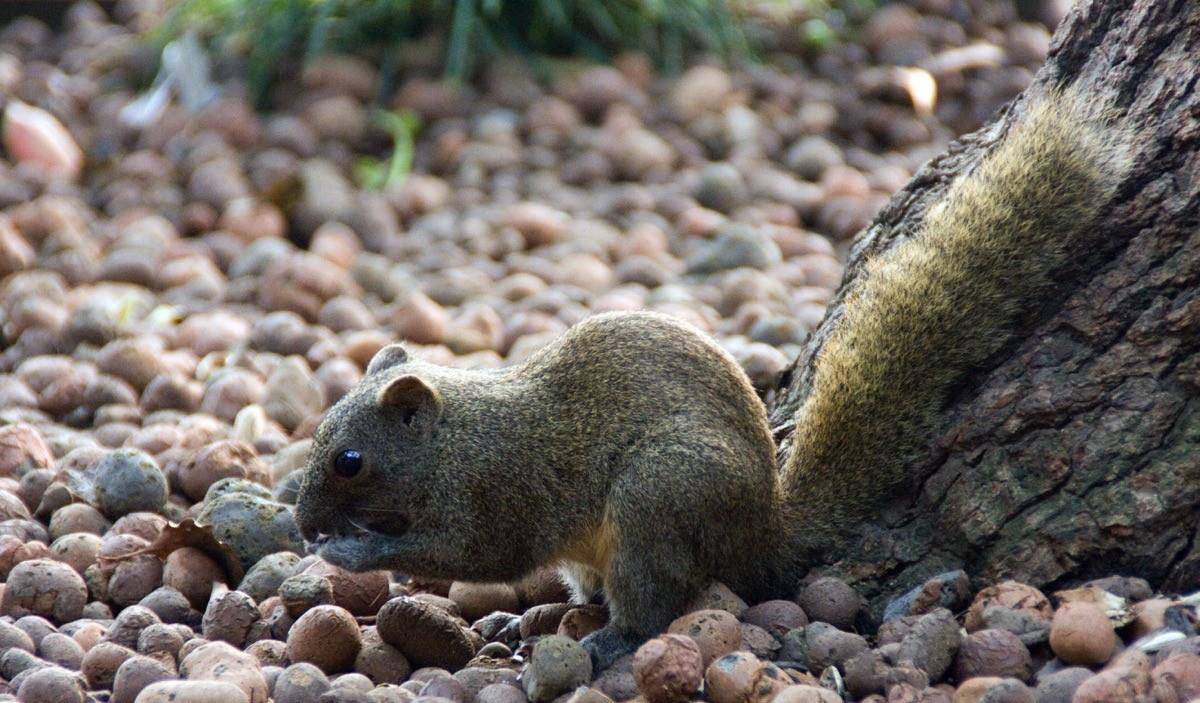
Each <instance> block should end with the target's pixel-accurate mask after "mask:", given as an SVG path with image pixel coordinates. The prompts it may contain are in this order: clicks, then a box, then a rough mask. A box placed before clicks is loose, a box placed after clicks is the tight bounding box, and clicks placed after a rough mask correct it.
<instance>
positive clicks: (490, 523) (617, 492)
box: [296, 313, 791, 663]
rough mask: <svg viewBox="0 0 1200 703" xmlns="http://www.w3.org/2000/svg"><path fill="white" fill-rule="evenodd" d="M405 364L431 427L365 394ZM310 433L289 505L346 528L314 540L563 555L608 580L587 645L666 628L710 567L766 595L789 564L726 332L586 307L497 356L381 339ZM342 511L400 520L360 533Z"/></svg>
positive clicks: (755, 421) (341, 550) (432, 554)
mask: <svg viewBox="0 0 1200 703" xmlns="http://www.w3.org/2000/svg"><path fill="white" fill-rule="evenodd" d="M389 356H391V357H392V359H391V361H390V362H389V361H388V359H387V357H389ZM381 367H382V368H381ZM406 376H415V377H417V378H419V379H421V380H423V381H424V382H425V384H427V385H428V386H429V387H430V388H432V389H434V390H435V391H436V393H437V394H438V395H440V398H441V406H442V412H441V414H440V417H439V418H438V419H437V421H436V423H435V424H433V425H432V427H431V429H430V430H428V431H424V432H423V431H421V429H419V428H412V427H409V426H407V425H404V424H403V423H402V422H401V420H400V419H399V417H400V413H401V410H400V409H399V408H398V407H396V406H393V405H391V404H388V403H381V402H380V400H379V399H378V396H379V394H380V393H381V390H382V389H384V388H385V387H387V386H388V384H389V383H393V382H394V381H395V379H398V378H401V377H406ZM403 402H404V401H403V399H401V403H402V404H403ZM429 402H430V401H429V400H428V399H426V400H425V401H423V402H422V401H418V402H416V403H415V405H416V406H417V407H422V406H423V405H428V404H429ZM421 412H422V411H421V410H419V409H418V410H417V416H418V418H419V417H420V413H421ZM415 423H416V424H420V421H419V419H418V420H416V421H415ZM315 440H316V441H315V444H314V448H313V454H312V459H311V463H310V467H311V468H310V469H309V471H308V473H307V475H306V477H305V481H304V485H303V487H302V489H301V492H300V498H299V502H298V505H297V512H296V515H297V519H298V520H299V522H300V525H301V528H302V530H303V531H304V532H305V534H306V536H309V537H312V536H315V535H316V534H317V533H339V532H342V533H347V534H350V533H354V534H355V535H356V536H354V537H351V538H349V539H345V540H341V541H337V540H332V541H328V543H327V544H326V545H324V547H323V548H322V551H321V553H322V555H323V556H324V557H325V558H327V559H329V560H330V561H333V562H335V563H339V564H341V565H343V566H345V567H347V568H351V569H368V568H381V567H386V568H394V569H399V570H401V571H404V572H407V573H411V574H417V575H422V576H427V577H435V578H454V579H462V580H467V581H511V580H515V579H519V578H520V577H522V576H524V575H525V574H527V573H528V572H530V571H531V570H532V569H534V568H535V567H537V566H540V565H543V564H547V563H556V562H558V563H563V564H564V565H566V566H567V567H568V571H569V572H570V573H572V574H574V575H575V576H576V578H577V579H578V580H579V581H581V583H579V584H578V585H579V586H580V590H581V591H582V592H581V596H582V597H585V598H586V597H588V596H590V595H591V594H590V593H589V592H588V591H590V590H591V589H592V588H594V587H595V586H596V585H599V584H598V583H596V582H597V581H599V580H602V581H603V585H604V587H605V591H606V594H607V597H608V600H609V603H610V607H611V609H612V624H611V625H610V626H609V628H606V630H605V631H603V632H601V633H597V634H596V635H594V636H593V637H592V638H591V641H590V642H589V643H588V644H589V646H590V648H591V649H592V651H593V653H594V654H598V658H599V659H600V661H601V663H604V662H606V661H608V660H611V659H612V658H613V657H615V656H619V654H621V653H623V652H624V651H626V650H627V649H628V648H629V647H630V646H632V645H633V644H635V643H636V642H638V641H640V640H641V639H644V638H645V637H646V636H648V635H651V634H653V633H655V632H658V631H660V630H662V629H663V628H664V627H665V626H666V625H667V624H668V623H669V622H670V620H671V619H672V618H674V617H676V616H677V615H679V614H680V612H681V611H682V609H683V607H684V606H685V605H686V603H687V602H688V601H689V600H690V599H692V598H693V597H694V596H695V595H696V594H697V593H698V592H699V591H700V590H701V589H702V588H704V587H705V586H706V585H707V584H708V583H709V582H711V581H712V580H714V579H716V580H720V581H723V582H725V583H727V584H728V585H729V586H730V587H731V588H734V589H735V590H737V591H739V592H741V593H744V594H746V595H747V597H758V596H762V597H766V596H767V595H770V594H773V593H775V592H777V591H778V589H779V587H780V584H781V583H782V582H783V581H784V579H785V578H786V576H785V575H790V572H791V569H790V568H788V567H786V566H785V565H783V564H779V563H775V562H774V561H773V558H774V555H777V554H781V553H783V552H784V551H785V550H781V549H779V548H778V547H779V545H777V544H774V543H773V542H772V540H776V539H779V538H780V536H781V535H783V534H784V533H785V530H784V526H783V525H782V524H780V522H779V521H780V519H781V515H780V513H779V511H778V510H777V507H778V506H779V505H780V504H781V503H782V496H781V495H780V494H779V490H780V484H779V480H778V472H777V469H776V465H775V459H774V446H773V444H772V441H771V435H770V429H769V427H768V425H767V418H766V412H765V410H764V408H763V405H762V403H761V402H760V401H759V399H758V397H757V396H756V395H755V393H754V390H753V388H752V387H751V385H750V382H749V381H748V380H747V378H746V376H745V374H744V373H743V372H742V370H741V368H740V367H739V366H738V365H737V363H736V362H735V361H734V360H733V359H732V358H731V357H730V356H729V355H728V354H727V353H726V352H725V351H724V350H722V349H721V348H720V347H718V346H717V345H716V344H715V343H714V342H713V341H712V340H711V339H710V338H708V337H707V336H705V335H703V334H702V333H701V332H699V331H698V330H696V329H694V328H693V327H691V326H689V325H687V324H686V323H683V322H680V321H678V320H676V319H674V318H670V317H667V316H665V315H660V314H656V313H627V314H607V315H599V316H596V317H593V318H590V319H588V320H585V321H584V322H581V323H580V324H578V325H576V326H575V327H573V328H571V330H569V331H568V332H567V333H566V334H565V335H563V337H562V338H561V339H560V340H559V341H557V343H555V344H553V345H551V346H548V347H547V348H545V349H543V350H542V351H541V352H540V353H539V354H537V355H535V356H534V357H533V358H531V359H530V360H529V361H528V362H526V363H524V364H522V365H520V366H515V367H511V368H508V369H503V370H498V371H464V370H457V369H450V368H445V367H441V366H434V365H431V364H426V363H423V362H420V361H418V360H415V359H411V358H406V355H404V354H403V353H402V352H398V351H397V350H395V349H389V350H387V351H385V352H381V357H379V358H377V359H376V361H375V362H373V363H372V368H371V369H370V371H369V372H368V375H367V377H366V378H365V379H364V380H363V382H362V383H361V384H360V385H359V386H358V387H356V388H355V389H354V390H353V391H352V392H351V393H350V394H349V395H348V396H346V397H345V398H343V399H342V400H341V401H340V402H338V403H337V404H336V405H335V406H334V407H333V408H332V409H331V410H330V412H329V414H328V416H327V418H326V419H325V421H324V422H323V423H322V424H321V426H320V428H319V429H318V431H317V434H316V438H315ZM345 448H354V449H357V450H359V451H360V452H362V454H363V455H364V457H365V459H366V462H367V468H366V469H365V470H364V472H363V474H361V475H360V476H358V477H355V478H350V479H345V478H342V477H339V476H337V475H335V474H334V473H333V472H332V471H330V470H329V469H328V467H329V466H330V465H331V463H332V462H333V460H334V457H335V456H336V455H337V453H338V452H339V451H341V450H342V449H345ZM398 518H402V519H403V520H404V523H401V522H399V520H398ZM351 523H356V524H357V525H358V526H359V527H361V528H366V529H369V530H372V531H377V532H381V533H384V534H395V533H396V532H397V530H398V529H399V528H400V527H401V526H402V525H403V524H406V525H407V531H406V532H405V533H404V536H403V537H401V538H399V539H389V538H383V537H379V536H378V535H374V536H370V535H368V536H361V535H359V533H358V531H357V529H356V528H355V526H354V525H352V524H351ZM593 555H594V558H589V557H590V556H593ZM584 560H587V561H593V562H595V563H593V564H590V565H589V564H584V563H583V561H584ZM602 572H603V576H601V573H602ZM589 576H590V577H592V578H588V577H589ZM581 577H582V578H581ZM589 581H591V583H589Z"/></svg>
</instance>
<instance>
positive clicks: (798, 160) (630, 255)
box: [0, 0, 1064, 453]
mask: <svg viewBox="0 0 1200 703" xmlns="http://www.w3.org/2000/svg"><path fill="white" fill-rule="evenodd" d="M1063 12H1064V8H1063V7H1062V6H1061V4H1058V3H1014V2H1010V1H1009V0H914V1H913V2H878V1H877V0H795V1H774V0H773V1H762V2H738V1H734V0H728V1H723V0H658V1H655V2H651V1H649V0H647V1H641V0H569V1H564V2H550V1H544V2H543V1H530V2H510V1H507V0H461V1H455V2H452V1H450V0H357V1H350V0H328V1H325V2H316V1H313V0H254V1H250V0H179V1H178V2H164V1H161V0H128V1H121V2H106V3H95V2H79V3H66V2H4V3H0V17H2V20H0V108H2V109H3V113H4V129H3V152H2V157H0V210H2V213H0V275H7V274H18V273H23V274H26V275H23V276H21V275H14V276H10V279H8V280H6V282H5V286H4V288H3V297H2V298H0V303H2V305H0V309H2V310H3V315H4V318H3V325H2V326H0V330H2V331H3V339H2V340H0V341H3V345H2V346H3V347H4V351H3V352H0V371H3V372H13V371H16V370H17V369H18V368H19V367H20V366H21V364H22V363H23V362H25V361H27V360H29V359H31V358H33V357H42V356H45V355H53V354H59V355H66V356H68V357H71V358H73V359H74V360H75V361H76V362H78V368H76V367H74V366H72V367H71V368H72V370H71V371H70V373H72V374H78V375H79V376H80V378H81V379H84V380H83V381H80V383H82V384H83V386H86V385H87V382H91V381H87V379H93V378H95V377H99V378H105V379H110V380H106V381H105V383H107V384H108V385H107V386H105V390H103V391H100V390H94V391H93V392H94V395H95V396H96V397H95V398H91V399H89V400H87V401H86V402H83V401H82V400H81V399H80V398H76V397H74V396H69V397H68V398H67V399H66V400H64V399H59V400H53V399H47V398H45V397H44V396H45V388H42V387H38V386H39V383H40V381H39V380H37V379H29V378H22V379H21V384H22V385H23V386H25V387H27V390H28V391H29V393H30V394H31V397H34V398H35V399H36V402H35V403H34V405H36V406H37V407H38V408H39V410H41V411H42V412H48V413H49V415H50V416H51V417H52V418H54V419H56V420H62V421H64V422H65V424H66V425H69V426H71V427H74V428H77V429H84V428H91V429H93V430H94V431H95V432H96V433H103V432H107V433H110V434H111V436H104V435H103V434H102V439H101V442H102V443H105V444H120V443H122V442H124V441H126V440H127V438H128V435H129V434H130V433H132V432H134V430H135V429H136V427H131V425H134V423H131V422H125V421H122V422H119V423H116V424H115V426H113V427H111V428H109V429H107V430H104V429H103V428H102V427H101V426H100V425H96V424H95V423H96V422H99V419H107V418H104V417H102V416H98V411H99V410H100V409H101V408H102V407H103V406H104V405H130V406H136V407H137V408H138V412H139V413H142V414H144V413H147V412H154V411H157V410H171V411H175V412H182V413H188V412H194V411H196V410H201V411H203V412H205V413H208V414H210V415H214V416H216V417H217V418H219V419H221V420H223V421H225V422H233V421H234V420H235V418H236V417H237V415H238V413H239V412H241V411H243V410H244V409H245V408H247V407H249V406H254V407H259V406H262V407H267V408H268V410H267V412H266V423H265V424H264V425H263V427H265V429H261V428H260V430H256V431H257V432H259V434H258V435H256V436H255V437H254V440H255V442H256V443H257V444H258V445H259V446H260V451H264V452H268V453H269V452H271V451H274V450H276V449H278V448H280V447H282V446H284V445H286V444H287V442H289V441H291V440H294V439H297V438H302V437H303V436H304V433H305V432H307V431H311V426H312V425H314V424H315V422H316V421H317V420H318V419H319V417H320V413H321V412H323V410H324V409H325V408H326V407H327V406H328V405H329V404H330V403H332V402H333V401H335V400H336V399H337V398H338V397H340V396H341V395H342V394H343V393H344V392H345V390H346V389H347V388H348V387H349V386H350V385H352V384H353V383H354V382H355V381H356V380H357V379H358V377H359V375H360V374H361V371H362V369H363V367H364V365H365V363H366V361H367V360H369V358H370V356H371V354H373V353H374V351H375V350H376V349H378V348H379V347H380V346H381V345H383V344H386V343H387V342H390V341H393V340H404V341H407V342H409V343H410V344H412V345H413V347H414V349H416V350H417V351H418V353H420V354H422V355H424V356H425V357H427V358H430V359H432V360H435V361H437V362H440V363H445V364H453V365H459V366H468V367H493V366H500V365H504V364H508V363H513V362H517V361H520V360H522V359H524V358H526V357H527V356H528V355H529V354H530V353H532V352H533V351H535V350H536V349H538V348H540V347H541V346H543V345H544V344H545V343H546V342H547V341H548V340H550V339H552V338H553V337H554V336H556V335H557V334H559V333H560V332H561V331H562V330H564V329H565V328H566V327H568V326H570V325H571V324H573V323H575V322H577V321H578V320H580V319H582V318H583V317H585V316H586V315H589V314H592V313H595V312H598V311H607V310H625V309H641V308H648V309H654V310H660V311H663V312H667V313H670V314H673V315H677V316H679V317H682V318H685V319H688V320H690V321H692V322H693V323H695V324H696V325H698V326H699V327H701V328H702V329H705V330H707V331H709V332H711V333H713V334H715V335H716V336H717V337H718V339H719V340H720V341H721V343H722V344H723V345H724V346H725V347H726V348H728V349H729V350H730V351H731V352H732V353H733V354H734V355H735V357H736V358H737V359H738V360H739V362H740V363H741V364H742V365H743V367H744V368H745V369H746V371H747V372H748V373H749V374H750V376H751V378H752V379H753V380H754V382H755V384H756V386H757V387H758V388H759V389H760V390H761V391H762V392H764V393H767V392H769V390H770V389H771V388H772V387H773V385H774V383H775V382H776V380H777V379H778V378H779V376H780V373H781V372H782V371H783V370H784V369H785V368H786V366H787V364H788V363H789V361H790V360H792V359H794V358H795V357H796V355H797V354H798V353H799V352H800V350H801V349H802V346H803V344H804V342H805V340H806V339H807V336H808V335H809V333H810V332H811V331H812V330H813V329H814V328H815V326H816V325H817V324H818V323H819V322H820V320H821V318H822V316H823V315H824V311H825V306H826V304H827V302H828V300H829V299H830V297H831V295H832V294H833V292H834V291H835V290H836V288H837V286H838V284H839V282H840V279H841V275H842V262H843V260H844V258H845V256H846V253H847V252H848V250H849V248H850V246H851V243H852V241H853V239H854V237H855V235H856V234H857V233H859V232H860V231H861V230H862V229H863V228H864V227H865V226H866V225H867V224H869V223H870V221H871V219H872V218H873V217H874V216H875V214H876V213H877V212H878V211H879V209H880V208H881V207H883V206H884V204H885V203H887V201H888V199H889V198H890V197H891V196H892V194H893V193H895V192H896V191H897V190H899V189H901V188H902V187H903V186H904V184H905V183H906V182H907V181H908V179H909V178H910V177H911V176H912V175H913V174H914V173H915V172H916V171H917V170H918V169H919V168H920V166H921V164H922V163H924V162H925V161H926V160H927V159H929V158H930V157H932V156H934V155H936V154H938V153H939V152H941V151H942V150H944V149H945V148H946V146H947V144H948V143H949V142H950V140H952V139H953V138H954V137H956V136H957V135H959V134H962V133H964V132H967V131H970V130H973V129H976V128H978V127H979V126H981V125H982V124H983V123H984V122H985V121H986V120H987V119H988V118H989V116H990V115H992V114H993V113H994V112H995V111H996V110H997V109H998V108H999V107H1000V106H1002V105H1004V104H1005V103H1006V102H1007V101H1008V100H1010V99H1011V98H1013V97H1014V96H1015V95H1017V94H1018V93H1019V92H1020V91H1021V90H1022V89H1023V88H1024V87H1025V85H1027V84H1028V82H1029V81H1030V79H1031V77H1032V75H1033V73H1034V72H1035V71H1036V70H1037V68H1038V66H1039V65H1040V64H1041V62H1042V60H1043V59H1044V57H1045V56H1046V53H1047V51H1048V50H1049V47H1050V37H1051V33H1052V28H1053V26H1054V25H1055V24H1056V23H1057V22H1058V21H1059V19H1060V18H1061V16H1062V13H1063ZM34 274H36V275H34ZM31 281H32V282H31ZM114 344H116V345H117V350H116V351H114V350H112V347H113V345H114ZM130 348H132V349H133V350H134V351H129V349H130ZM120 350H123V351H120ZM289 355H298V356H299V357H301V358H302V359H303V362H304V363H303V364H301V365H300V366H301V367H302V368H292V367H291V366H290V365H287V364H283V365H281V363H280V359H281V358H283V357H286V356H289ZM109 356H112V357H113V359H109ZM151 357H153V358H151ZM129 359H133V360H134V361H132V362H131V361H129ZM127 362H128V363H135V362H136V364H142V367H140V368H139V370H137V371H130V370H128V369H125V368H123V367H122V364H125V363H127ZM278 368H285V369H291V371H288V372H287V373H291V374H293V375H294V376H297V379H293V380H294V381H295V382H296V383H298V384H299V385H300V387H302V388H304V389H306V390H305V392H304V393H299V394H298V395H297V397H287V398H283V399H279V398H273V396H272V393H274V394H279V393H282V392H283V389H288V388H291V387H292V384H287V383H271V382H270V379H271V377H272V374H273V373H274V372H275V370H276V369H278ZM97 374H98V376H97ZM159 375H163V379H162V380H160V381H159V382H158V383H156V384H152V383H151V381H152V380H155V378H156V377H157V376H159ZM231 379H232V380H231ZM102 385H103V384H102ZM14 387H16V386H14ZM81 387H82V386H81ZM23 392H24V391H13V392H12V393H10V394H9V396H10V397H9V398H8V400H10V402H16V401H13V400H12V399H13V398H16V399H18V400H19V399H21V398H26V396H25V395H23ZM80 392H82V391H80ZM293 395H296V394H293ZM75 401H78V402H75ZM68 415H69V417H68ZM103 424H110V423H107V422H106V423H103Z"/></svg>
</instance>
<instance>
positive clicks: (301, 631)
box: [287, 605, 362, 674]
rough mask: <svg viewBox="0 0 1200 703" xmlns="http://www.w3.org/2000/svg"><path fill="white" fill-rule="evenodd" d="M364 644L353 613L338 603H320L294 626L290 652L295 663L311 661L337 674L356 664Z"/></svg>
mask: <svg viewBox="0 0 1200 703" xmlns="http://www.w3.org/2000/svg"><path fill="white" fill-rule="evenodd" d="M361 646H362V637H361V635H360V634H359V631H358V624H357V623H356V622H355V621H354V616H353V615H351V614H350V613H349V612H347V611H346V610H345V609H344V608H341V607H338V606H336V605H318V606H316V607H315V608H312V609H310V610H309V611H308V612H306V613H304V615H301V616H300V618H299V619H297V620H296V622H295V624H293V625H292V629H291V631H290V632H288V639H287V654H288V658H289V659H290V660H291V661H293V662H302V661H303V662H309V663H311V664H315V665H317V666H318V667H320V669H321V670H322V671H324V672H325V673H327V674H334V673H338V672H341V671H346V670H348V669H350V668H351V667H352V666H353V664H354V658H355V657H357V656H358V652H359V649H360V648H361Z"/></svg>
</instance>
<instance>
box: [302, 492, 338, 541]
mask: <svg viewBox="0 0 1200 703" xmlns="http://www.w3.org/2000/svg"><path fill="white" fill-rule="evenodd" d="M311 492H312V491H311V489H310V486H309V481H303V482H301V484H300V491H299V493H298V494H297V496H296V507H295V510H293V515H294V516H295V518H296V527H297V528H299V530H300V536H301V537H303V538H304V541H306V542H312V541H315V540H316V539H317V538H318V537H320V536H321V533H322V532H324V531H325V530H322V529H321V528H322V527H324V526H325V523H326V522H327V520H325V519H324V518H325V517H326V515H325V511H326V510H328V509H329V508H328V506H324V507H323V506H321V505H320V501H317V500H314V499H312V498H311V497H310V495H311Z"/></svg>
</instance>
